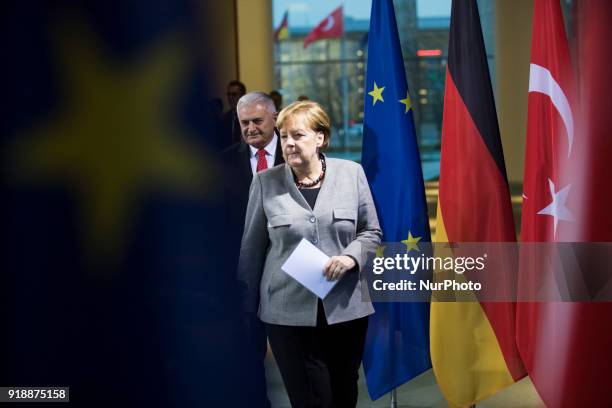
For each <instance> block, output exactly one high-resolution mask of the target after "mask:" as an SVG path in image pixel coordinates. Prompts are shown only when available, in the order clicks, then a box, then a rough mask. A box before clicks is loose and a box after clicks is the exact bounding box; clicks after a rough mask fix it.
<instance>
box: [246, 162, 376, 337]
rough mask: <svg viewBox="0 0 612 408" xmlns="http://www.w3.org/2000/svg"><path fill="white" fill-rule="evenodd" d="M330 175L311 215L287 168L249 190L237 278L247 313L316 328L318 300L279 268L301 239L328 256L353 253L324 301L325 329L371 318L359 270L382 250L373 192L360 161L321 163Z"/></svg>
mask: <svg viewBox="0 0 612 408" xmlns="http://www.w3.org/2000/svg"><path fill="white" fill-rule="evenodd" d="M326 163H327V172H326V175H325V179H324V181H323V184H322V185H321V190H320V192H319V196H318V198H317V201H316V204H315V207H314V209H311V208H310V206H309V205H308V203H307V202H306V200H305V199H304V197H303V196H302V194H301V193H300V191H299V190H298V189H297V187H296V186H295V183H294V181H293V174H292V172H291V169H290V167H289V165H287V164H282V165H279V166H276V167H274V168H272V169H269V170H266V171H263V172H261V173H258V174H257V175H255V177H254V178H253V182H252V183H251V189H250V192H249V204H248V208H247V213H246V219H245V226H244V234H243V236H242V245H241V249H240V260H239V266H238V277H239V279H240V281H242V282H243V284H244V287H245V291H246V293H245V294H244V296H245V298H244V301H245V308H246V310H247V311H249V312H253V313H255V312H256V311H258V307H259V317H260V319H261V320H263V321H264V322H267V323H272V324H281V325H288V326H316V322H317V300H318V298H317V296H316V295H314V294H313V293H312V292H310V291H309V290H308V289H306V288H305V287H303V286H302V285H301V284H300V283H298V282H297V281H296V280H294V279H293V278H292V277H290V276H289V275H287V274H286V273H285V272H284V271H283V270H281V265H283V263H284V262H285V260H286V259H287V258H288V257H289V255H290V254H291V253H292V252H293V250H294V249H295V247H296V246H297V245H298V244H299V242H300V241H301V240H302V238H306V239H308V240H310V242H312V243H313V244H314V245H316V246H317V247H318V248H319V249H321V250H322V251H323V252H324V253H326V254H327V255H329V256H333V255H350V256H352V257H353V258H354V259H355V260H356V261H357V268H356V269H357V270H352V271H349V272H347V273H346V274H345V275H344V277H342V279H340V281H339V282H338V283H337V284H336V286H335V287H334V288H333V289H332V290H331V292H330V293H329V294H328V295H327V296H326V297H325V299H324V300H323V307H324V309H325V316H326V317H327V322H328V323H329V324H333V323H340V322H344V321H348V320H353V319H357V318H360V317H363V316H367V315H369V314H372V313H374V309H373V307H372V304H371V303H370V302H369V301H363V300H362V289H363V290H366V291H367V285H366V284H365V282H362V281H361V280H360V276H359V275H360V274H359V271H360V270H361V268H362V267H363V265H364V263H365V262H366V258H367V254H368V253H369V252H373V251H374V250H375V249H376V247H377V246H378V245H379V244H380V239H381V235H382V233H381V230H380V226H379V224H378V217H377V216H376V209H375V207H374V203H373V201H372V195H371V193H370V188H369V186H368V182H367V180H366V177H365V174H364V172H363V169H362V168H361V166H360V165H359V164H357V163H354V162H351V161H347V160H339V159H331V158H326Z"/></svg>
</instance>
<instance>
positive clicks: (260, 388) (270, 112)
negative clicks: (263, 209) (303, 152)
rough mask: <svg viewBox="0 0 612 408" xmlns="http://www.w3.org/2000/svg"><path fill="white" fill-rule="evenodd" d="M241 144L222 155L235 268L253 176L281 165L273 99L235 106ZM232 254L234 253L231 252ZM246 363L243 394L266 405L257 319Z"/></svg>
mask: <svg viewBox="0 0 612 408" xmlns="http://www.w3.org/2000/svg"><path fill="white" fill-rule="evenodd" d="M236 111H237V113H238V118H239V124H240V128H241V132H242V141H241V142H239V143H236V144H234V145H232V146H231V147H229V148H228V149H226V150H225V151H224V152H223V153H222V159H223V163H224V169H225V173H226V177H224V179H226V180H227V182H226V184H225V186H224V187H225V193H226V203H227V208H226V211H228V214H229V215H230V217H229V220H228V229H227V231H225V235H226V237H227V238H228V239H227V242H228V245H230V248H232V249H235V255H236V256H235V257H232V259H229V260H228V262H232V263H233V264H234V268H233V269H234V270H236V269H237V266H238V257H239V254H240V241H241V239H242V233H243V229H244V218H245V215H246V209H247V205H248V201H249V189H250V186H251V181H252V179H253V175H254V174H255V173H257V172H259V171H263V170H266V169H269V168H271V167H274V166H276V165H278V164H281V163H284V160H283V155H282V151H281V144H280V139H279V136H278V131H277V130H276V127H275V125H276V113H277V112H276V107H275V105H274V100H273V99H272V98H270V96H269V95H267V94H265V93H263V92H251V93H248V94H246V95H244V96H243V97H242V98H240V100H239V101H238V103H237V107H236ZM232 252H234V251H232ZM247 326H248V333H247V335H248V343H249V351H250V353H249V354H250V356H248V358H249V361H250V363H251V364H252V365H253V368H252V371H253V374H252V377H251V378H250V379H249V384H245V388H246V389H247V392H248V393H250V394H251V395H253V401H252V404H253V406H269V404H270V403H269V401H268V399H267V396H266V379H265V370H264V364H263V362H264V359H265V357H266V353H267V350H268V345H267V340H266V333H265V329H264V325H263V324H262V322H261V321H260V320H259V319H258V318H257V316H255V315H253V316H248V317H247Z"/></svg>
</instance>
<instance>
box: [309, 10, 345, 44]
mask: <svg viewBox="0 0 612 408" xmlns="http://www.w3.org/2000/svg"><path fill="white" fill-rule="evenodd" d="M343 32H344V17H343V14H342V6H340V7H338V8H337V9H335V10H334V11H332V12H331V14H330V15H329V16H327V17H325V19H323V21H321V22H320V23H319V25H317V26H316V27H315V28H313V29H312V31H311V32H309V33H308V35H307V36H306V38H304V48H307V47H308V45H310V43H312V42H315V41H317V40H322V39H324V38H339V37H342V33H343Z"/></svg>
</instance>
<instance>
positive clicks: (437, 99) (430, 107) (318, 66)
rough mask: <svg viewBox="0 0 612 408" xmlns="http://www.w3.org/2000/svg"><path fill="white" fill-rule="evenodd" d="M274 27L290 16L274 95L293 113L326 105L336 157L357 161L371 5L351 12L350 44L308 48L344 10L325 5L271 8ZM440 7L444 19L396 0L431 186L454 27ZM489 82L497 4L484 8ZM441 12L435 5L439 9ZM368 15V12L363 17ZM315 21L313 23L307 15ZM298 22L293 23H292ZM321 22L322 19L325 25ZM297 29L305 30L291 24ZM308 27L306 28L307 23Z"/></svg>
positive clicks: (325, 42) (278, 2) (278, 47)
mask: <svg viewBox="0 0 612 408" xmlns="http://www.w3.org/2000/svg"><path fill="white" fill-rule="evenodd" d="M273 1H274V4H273V6H274V7H273V8H274V11H275V15H274V21H275V23H276V24H277V26H276V27H274V28H275V29H276V28H278V24H279V23H280V20H281V19H282V15H284V13H285V11H288V32H289V36H288V38H284V39H281V40H277V41H276V42H275V45H274V47H275V48H274V49H275V75H274V80H275V88H276V89H277V90H278V91H279V92H280V93H281V94H282V95H283V104H284V105H287V104H289V103H291V102H293V101H294V100H296V99H298V98H299V97H308V98H309V99H312V100H315V101H317V102H319V103H321V104H322V105H323V107H324V108H325V109H326V110H327V111H328V113H329V114H330V116H331V120H332V123H333V126H334V129H333V134H332V144H331V149H330V150H329V153H330V155H332V156H336V157H342V158H347V159H351V160H356V161H359V159H360V157H361V138H362V130H363V104H364V92H365V91H364V79H365V69H366V61H367V42H368V29H369V24H370V22H369V19H368V17H367V15H369V9H370V6H371V0H362V1H358V0H354V1H353V2H352V3H353V4H354V3H361V4H359V6H360V7H359V11H360V12H358V11H356V10H357V7H355V6H354V5H353V11H354V13H353V14H351V13H352V11H351V8H345V14H344V36H343V37H342V38H332V39H321V40H318V41H315V42H313V43H311V44H310V45H309V46H308V47H307V48H306V49H305V48H304V47H303V44H304V38H305V37H306V36H307V35H308V33H309V32H310V31H311V30H312V29H313V28H314V27H315V26H316V25H317V24H318V23H319V22H320V21H321V20H322V19H324V18H325V16H327V15H328V13H330V12H331V11H333V10H334V8H335V7H337V6H338V5H335V4H332V5H328V2H326V3H325V4H323V5H321V7H323V8H324V10H317V14H315V13H314V12H313V8H314V5H313V6H312V7H305V6H304V3H303V2H301V1H299V0H295V1H292V0H273ZM436 2H437V3H440V4H439V7H438V10H439V15H430V14H426V13H423V12H420V10H419V4H422V3H421V2H417V1H416V0H395V1H394V6H395V12H396V19H397V24H398V31H399V35H400V42H401V46H402V53H403V56H404V66H405V68H406V74H407V79H408V86H409V88H410V94H411V97H412V100H413V109H414V118H415V123H416V127H417V129H416V130H417V137H418V139H419V146H420V149H421V158H422V162H423V170H424V177H425V179H436V178H437V176H438V174H439V157H440V133H441V126H442V109H443V101H444V80H445V73H446V57H447V49H448V31H449V24H450V2H449V1H447V0H429V1H428V2H427V3H428V4H427V6H428V7H431V6H432V4H433V3H436ZM478 4H479V8H480V15H481V23H482V27H483V34H484V38H485V46H486V48H487V54H488V56H489V67H490V70H491V77H492V79H493V80H494V78H495V69H494V62H495V59H494V45H495V32H494V28H495V3H494V2H491V1H484V0H480V1H478ZM434 6H435V4H434ZM363 10H367V13H366V14H367V15H364V12H363ZM309 13H311V15H309ZM292 16H293V17H292ZM321 16H322V17H321ZM292 21H295V22H298V23H301V24H299V25H298V24H297V23H294V24H292ZM306 21H307V22H309V23H310V24H305V22H306Z"/></svg>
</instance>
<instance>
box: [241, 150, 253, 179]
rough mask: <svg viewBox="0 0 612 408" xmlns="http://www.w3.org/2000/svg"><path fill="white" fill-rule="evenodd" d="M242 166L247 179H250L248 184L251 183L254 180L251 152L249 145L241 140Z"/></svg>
mask: <svg viewBox="0 0 612 408" xmlns="http://www.w3.org/2000/svg"><path fill="white" fill-rule="evenodd" d="M239 154H240V167H241V168H242V170H241V171H242V174H243V177H244V179H245V180H247V181H248V183H247V185H249V186H250V185H251V181H252V180H253V170H252V169H251V152H249V145H248V144H246V143H244V142H240V153H239Z"/></svg>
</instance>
